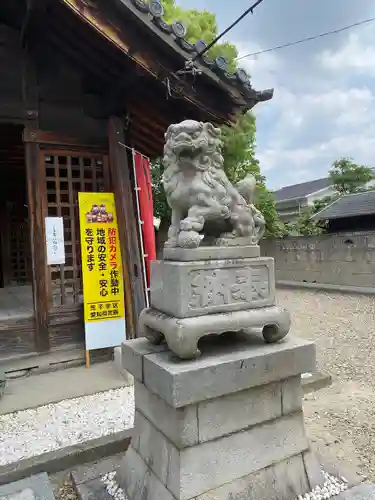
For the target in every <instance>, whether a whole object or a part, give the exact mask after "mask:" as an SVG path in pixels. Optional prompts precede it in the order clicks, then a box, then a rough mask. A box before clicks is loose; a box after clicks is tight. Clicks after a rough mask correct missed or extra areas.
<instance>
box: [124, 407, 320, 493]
mask: <svg viewBox="0 0 375 500" xmlns="http://www.w3.org/2000/svg"><path fill="white" fill-rule="evenodd" d="M206 437H207V436H206ZM198 440H199V438H198ZM307 462H308V467H307V466H306V463H307ZM118 482H119V484H120V486H121V487H122V488H123V489H124V490H125V491H126V493H127V497H128V500H138V499H142V500H143V499H146V498H147V499H149V500H156V499H159V498H160V499H163V500H165V499H175V500H192V499H194V500H198V499H201V500H228V498H238V499H241V498H246V500H248V498H253V499H254V500H261V499H264V500H273V499H275V500H276V499H278V500H280V499H281V500H283V499H285V500H292V499H294V498H296V497H297V496H298V495H301V494H304V493H306V492H307V491H310V490H311V489H312V488H313V487H315V486H316V484H323V482H324V478H323V475H322V473H321V471H320V468H319V465H318V463H317V462H316V461H315V458H314V456H313V455H312V453H311V451H310V450H309V443H308V440H307V438H306V435H305V432H304V426H303V418H302V413H301V412H294V413H291V414H289V415H286V416H283V417H281V418H277V419H275V420H272V421H267V422H263V423H262V424H260V425H255V426H252V427H250V428H248V429H244V430H242V431H239V432H235V433H233V434H230V435H226V436H222V437H220V438H217V439H214V440H210V441H205V442H202V443H201V442H198V443H197V444H195V445H193V446H188V447H185V448H181V447H177V446H176V445H175V444H174V443H172V442H171V441H169V439H168V438H167V437H166V436H165V435H164V434H163V433H161V432H160V431H159V430H158V429H157V428H156V427H155V426H154V425H153V424H152V423H151V422H150V421H149V420H148V419H147V418H146V417H145V416H144V415H143V414H142V413H141V412H140V411H139V410H138V409H137V411H136V417H135V434H134V437H133V440H132V444H131V447H130V448H129V450H128V451H127V453H126V455H125V458H124V459H123V462H122V464H121V466H120V468H119V470H118ZM250 492H251V495H250ZM159 495H160V496H159ZM231 495H232V496H231ZM241 495H244V496H241ZM246 495H250V496H246Z"/></svg>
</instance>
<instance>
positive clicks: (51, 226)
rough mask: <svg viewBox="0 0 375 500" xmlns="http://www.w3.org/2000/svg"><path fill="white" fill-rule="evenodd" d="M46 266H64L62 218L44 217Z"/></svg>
mask: <svg viewBox="0 0 375 500" xmlns="http://www.w3.org/2000/svg"><path fill="white" fill-rule="evenodd" d="M46 243H47V264H48V265H49V266H55V265H57V264H65V245H64V223H63V218H62V217H46Z"/></svg>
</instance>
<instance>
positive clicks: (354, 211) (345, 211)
mask: <svg viewBox="0 0 375 500" xmlns="http://www.w3.org/2000/svg"><path fill="white" fill-rule="evenodd" d="M371 214H374V215H375V190H374V191H366V192H364V193H356V194H351V195H348V196H343V197H342V198H340V199H338V200H337V201H335V202H334V203H332V205H328V207H326V208H324V209H323V210H322V211H321V212H318V213H317V214H316V215H315V216H314V217H313V218H314V219H316V220H330V219H341V218H343V217H358V216H360V215H371Z"/></svg>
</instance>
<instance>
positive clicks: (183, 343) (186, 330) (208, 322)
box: [139, 306, 291, 359]
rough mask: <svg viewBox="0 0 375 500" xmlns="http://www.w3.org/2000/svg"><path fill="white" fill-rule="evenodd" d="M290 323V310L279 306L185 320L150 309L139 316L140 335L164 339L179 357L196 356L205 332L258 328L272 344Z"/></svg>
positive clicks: (220, 332) (159, 340) (215, 333)
mask: <svg viewBox="0 0 375 500" xmlns="http://www.w3.org/2000/svg"><path fill="white" fill-rule="evenodd" d="M290 324H291V320H290V314H289V312H288V311H287V310H286V309H284V308H282V307H278V306H272V307H263V308H262V309H250V310H246V311H235V312H230V313H221V314H208V315H205V316H198V317H194V318H184V319H180V318H176V317H172V316H168V315H167V314H164V313H162V312H160V311H158V310H156V309H152V308H149V309H144V310H143V311H142V312H141V314H140V317H139V330H140V334H141V335H142V336H144V337H146V338H147V339H148V340H149V341H150V342H152V343H154V344H160V343H161V342H162V341H163V340H164V339H165V341H166V342H167V344H168V347H169V349H170V350H171V351H173V352H174V354H176V356H178V357H179V358H180V359H193V358H197V357H199V356H200V354H201V351H200V350H199V349H198V342H199V340H200V339H201V338H202V337H205V336H207V335H212V334H214V335H220V334H223V333H227V332H243V333H246V332H251V333H252V332H253V331H254V328H258V329H261V330H262V335H263V338H264V340H265V341H266V342H267V343H275V342H278V341H279V340H281V339H283V338H284V337H285V336H286V335H287V334H288V332H289V329H290Z"/></svg>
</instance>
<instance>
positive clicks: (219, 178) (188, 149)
mask: <svg viewBox="0 0 375 500" xmlns="http://www.w3.org/2000/svg"><path fill="white" fill-rule="evenodd" d="M165 139H166V143H165V147H164V159H163V162H164V168H165V170H164V176H163V185H164V189H165V193H166V196H167V201H168V204H169V205H170V207H171V209H172V221H171V226H170V228H169V232H168V241H167V243H166V246H172V247H176V246H180V247H184V248H196V247H198V246H199V244H200V242H201V240H202V239H203V237H204V232H205V224H206V223H209V224H211V223H215V224H217V225H219V226H220V225H221V226H222V228H223V233H222V234H219V235H218V236H219V239H218V241H223V238H231V239H233V238H242V240H241V241H244V240H243V239H245V241H246V242H247V244H256V243H257V242H258V241H259V239H260V238H261V237H262V235H263V232H264V219H263V216H262V215H261V214H260V212H259V211H258V210H257V209H256V208H255V206H254V205H253V203H252V202H253V195H254V189H255V179H254V177H253V176H251V175H250V176H247V177H246V178H245V179H243V180H242V181H240V182H239V183H238V184H237V185H236V186H233V185H232V184H231V182H230V181H229V180H228V178H227V176H226V174H225V172H224V168H223V166H224V159H223V157H222V154H221V145H222V143H221V140H220V129H218V128H215V127H214V126H213V125H212V124H211V123H202V122H196V121H193V120H185V121H183V122H181V123H179V124H175V125H171V126H170V127H169V128H168V130H167V132H166V134H165Z"/></svg>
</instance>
